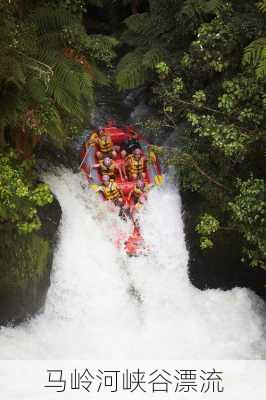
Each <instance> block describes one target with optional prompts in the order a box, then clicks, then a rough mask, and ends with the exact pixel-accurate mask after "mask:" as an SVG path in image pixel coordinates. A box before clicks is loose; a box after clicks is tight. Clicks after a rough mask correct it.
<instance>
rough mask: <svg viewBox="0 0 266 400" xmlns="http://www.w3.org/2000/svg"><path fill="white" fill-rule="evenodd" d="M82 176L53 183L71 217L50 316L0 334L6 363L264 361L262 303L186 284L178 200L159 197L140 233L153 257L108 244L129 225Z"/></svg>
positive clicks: (63, 234)
mask: <svg viewBox="0 0 266 400" xmlns="http://www.w3.org/2000/svg"><path fill="white" fill-rule="evenodd" d="M82 179H83V178H82V177H81V176H80V175H74V174H73V173H72V172H70V171H61V172H60V173H58V174H57V175H54V176H50V177H47V181H48V182H49V183H50V185H51V187H52V190H53V191H54V193H55V194H56V195H57V197H58V199H59V201H60V204H61V207H62V210H63V218H62V223H61V227H60V237H59V242H58V249H57V251H56V255H55V259H54V265H53V274H52V282H51V287H50V289H49V292H48V296H47V301H46V305H45V309H44V311H43V312H42V313H40V314H39V315H38V316H37V317H35V318H34V319H32V320H31V321H29V322H28V323H25V324H23V325H21V326H18V327H16V328H2V329H1V331H0V358H1V359H60V358H64V359H100V358H101V359H254V358H263V357H264V355H265V339H264V337H263V323H262V321H263V319H262V318H263V317H262V316H261V314H260V312H261V311H260V302H259V299H258V298H257V296H255V295H254V294H252V293H251V292H250V291H249V290H246V289H240V288H236V289H234V290H231V291H227V292H223V291H220V290H207V291H204V292H202V291H199V290H197V289H196V288H194V287H193V286H192V285H191V284H190V282H189V279H188V276H187V263H188V253H187V250H186V245H185V239H184V233H183V223H182V218H181V205H180V198H179V195H178V193H177V191H176V190H175V189H174V188H173V187H171V186H170V185H169V186H167V185H166V186H164V187H163V188H162V189H158V190H157V189H155V190H153V191H152V193H151V194H150V199H149V202H148V204H147V205H146V208H145V210H143V213H142V216H141V225H142V230H143V235H144V238H145V240H146V243H147V244H148V245H149V247H150V255H149V256H142V257H138V258H128V257H127V256H126V255H124V254H122V253H121V252H120V251H119V250H117V249H116V248H115V246H114V244H113V242H112V240H111V239H110V237H111V236H112V235H111V234H112V233H113V232H115V231H117V230H118V229H121V230H123V231H127V230H128V229H129V227H128V226H127V225H125V224H124V223H123V222H121V221H120V220H119V219H118V218H117V216H116V215H115V214H113V215H112V216H111V217H109V216H108V217H107V213H106V210H105V207H106V204H104V203H101V204H99V201H98V200H97V199H96V198H95V195H94V194H93V193H91V192H89V191H88V190H87V189H86V190H84V189H82V188H81V182H82Z"/></svg>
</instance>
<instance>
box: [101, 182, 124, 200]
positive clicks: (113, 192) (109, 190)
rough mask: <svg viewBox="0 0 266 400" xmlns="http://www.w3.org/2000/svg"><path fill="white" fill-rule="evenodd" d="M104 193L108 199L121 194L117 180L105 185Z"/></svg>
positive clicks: (115, 197)
mask: <svg viewBox="0 0 266 400" xmlns="http://www.w3.org/2000/svg"><path fill="white" fill-rule="evenodd" d="M103 194H104V197H105V199H106V200H114V199H117V198H118V197H119V196H120V192H119V190H118V187H117V185H116V183H115V182H110V183H109V185H108V186H103Z"/></svg>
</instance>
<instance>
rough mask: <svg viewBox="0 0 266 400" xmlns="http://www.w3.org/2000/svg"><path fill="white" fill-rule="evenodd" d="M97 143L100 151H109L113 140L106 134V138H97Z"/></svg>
mask: <svg viewBox="0 0 266 400" xmlns="http://www.w3.org/2000/svg"><path fill="white" fill-rule="evenodd" d="M98 145H99V148H100V151H101V152H102V153H110V152H111V151H112V150H113V142H112V139H111V138H110V137H109V136H106V140H105V139H102V138H99V139H98Z"/></svg>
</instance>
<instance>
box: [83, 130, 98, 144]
mask: <svg viewBox="0 0 266 400" xmlns="http://www.w3.org/2000/svg"><path fill="white" fill-rule="evenodd" d="M98 138H99V136H98V133H97V132H92V134H91V135H90V137H89V138H88V139H87V141H86V145H87V146H91V145H93V144H95V143H97V141H98Z"/></svg>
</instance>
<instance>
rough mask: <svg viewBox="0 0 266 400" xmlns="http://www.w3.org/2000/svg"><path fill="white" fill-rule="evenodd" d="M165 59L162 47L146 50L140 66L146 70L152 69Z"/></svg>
mask: <svg viewBox="0 0 266 400" xmlns="http://www.w3.org/2000/svg"><path fill="white" fill-rule="evenodd" d="M164 59H165V52H164V50H163V47H152V48H151V49H150V50H148V51H147V52H146V53H145V54H144V56H143V60H142V64H143V66H144V67H146V68H152V69H153V68H154V67H155V66H156V65H157V64H158V63H159V62H160V61H162V60H164Z"/></svg>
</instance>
